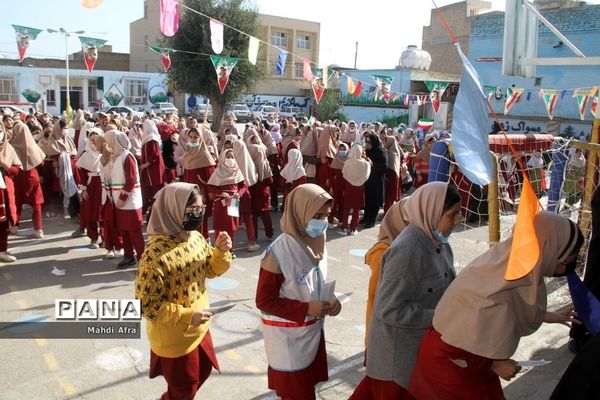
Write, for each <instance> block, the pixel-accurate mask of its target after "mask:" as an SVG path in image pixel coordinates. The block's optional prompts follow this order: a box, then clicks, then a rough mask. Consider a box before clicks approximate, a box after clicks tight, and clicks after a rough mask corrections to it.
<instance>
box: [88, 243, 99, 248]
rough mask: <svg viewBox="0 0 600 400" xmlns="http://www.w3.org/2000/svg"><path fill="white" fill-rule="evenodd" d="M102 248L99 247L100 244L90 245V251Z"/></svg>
mask: <svg viewBox="0 0 600 400" xmlns="http://www.w3.org/2000/svg"><path fill="white" fill-rule="evenodd" d="M99 247H100V246H98V242H92V244H90V249H97V248H99Z"/></svg>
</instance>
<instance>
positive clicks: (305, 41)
mask: <svg viewBox="0 0 600 400" xmlns="http://www.w3.org/2000/svg"><path fill="white" fill-rule="evenodd" d="M296 47H297V48H299V49H310V36H307V35H298V36H297V37H296Z"/></svg>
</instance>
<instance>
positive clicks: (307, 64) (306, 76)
mask: <svg viewBox="0 0 600 400" xmlns="http://www.w3.org/2000/svg"><path fill="white" fill-rule="evenodd" d="M302 76H303V77H304V79H305V80H307V81H309V82H312V80H313V73H312V68H311V67H310V61H308V60H306V59H305V60H304V71H302Z"/></svg>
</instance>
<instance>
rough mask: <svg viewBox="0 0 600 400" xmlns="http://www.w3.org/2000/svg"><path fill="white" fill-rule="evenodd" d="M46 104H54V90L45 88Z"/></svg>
mask: <svg viewBox="0 0 600 400" xmlns="http://www.w3.org/2000/svg"><path fill="white" fill-rule="evenodd" d="M46 105H49V106H55V105H56V91H54V90H46Z"/></svg>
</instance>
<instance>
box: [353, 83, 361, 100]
mask: <svg viewBox="0 0 600 400" xmlns="http://www.w3.org/2000/svg"><path fill="white" fill-rule="evenodd" d="M360 92H362V81H358V83H357V84H356V89H354V97H358V96H360Z"/></svg>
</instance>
